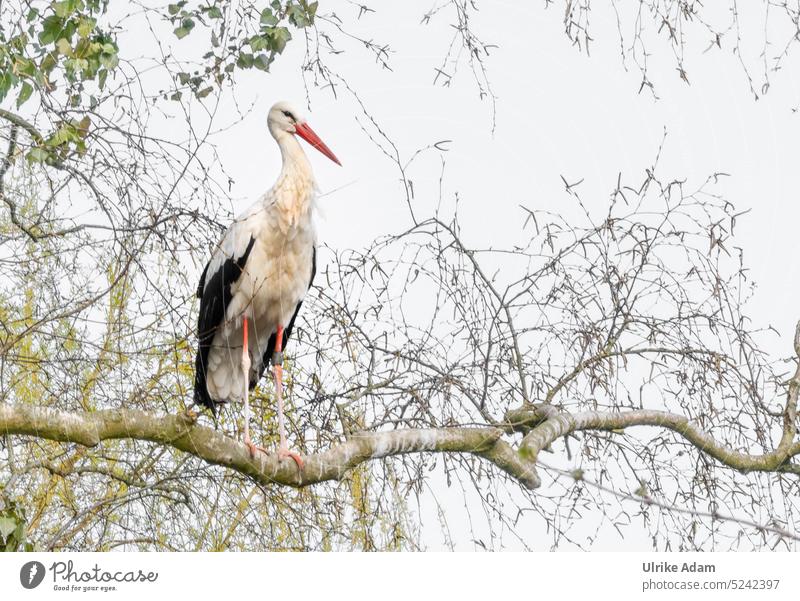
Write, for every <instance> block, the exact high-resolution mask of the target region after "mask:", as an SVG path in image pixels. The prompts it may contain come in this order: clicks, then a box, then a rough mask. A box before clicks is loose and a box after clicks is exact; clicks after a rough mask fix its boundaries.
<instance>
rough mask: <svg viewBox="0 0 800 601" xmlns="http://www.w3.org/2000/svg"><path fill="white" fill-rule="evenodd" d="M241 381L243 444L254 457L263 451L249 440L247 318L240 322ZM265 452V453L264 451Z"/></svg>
mask: <svg viewBox="0 0 800 601" xmlns="http://www.w3.org/2000/svg"><path fill="white" fill-rule="evenodd" d="M242 375H243V376H244V377H243V378H242V379H243V380H244V444H245V445H247V448H248V449H249V451H250V456H251V457H255V456H256V451H258V450H260V451H264V449H262V448H261V447H257V446H256V445H254V444H253V441H252V440H250V351H249V349H248V344H247V317H245V318H244V321H243V322H242ZM264 452H266V451H264Z"/></svg>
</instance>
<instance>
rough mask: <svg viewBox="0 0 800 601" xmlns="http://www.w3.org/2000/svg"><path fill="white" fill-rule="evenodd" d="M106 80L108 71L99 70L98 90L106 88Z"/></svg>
mask: <svg viewBox="0 0 800 601" xmlns="http://www.w3.org/2000/svg"><path fill="white" fill-rule="evenodd" d="M107 78H108V70H107V69H100V70H99V71H98V72H97V85H98V86H100V89H101V90H102V89H103V88H105V87H106V79H107Z"/></svg>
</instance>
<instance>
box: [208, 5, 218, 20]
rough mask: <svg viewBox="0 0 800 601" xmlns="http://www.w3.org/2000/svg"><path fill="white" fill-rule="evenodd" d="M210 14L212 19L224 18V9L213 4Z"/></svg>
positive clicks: (209, 10)
mask: <svg viewBox="0 0 800 601" xmlns="http://www.w3.org/2000/svg"><path fill="white" fill-rule="evenodd" d="M207 14H208V16H209V17H211V18H212V19H221V18H222V11H221V10H220V9H219V8H217V7H216V6H212V7H211V8H209V9H208V13H207Z"/></svg>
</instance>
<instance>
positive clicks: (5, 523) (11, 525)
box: [0, 517, 17, 539]
mask: <svg viewBox="0 0 800 601" xmlns="http://www.w3.org/2000/svg"><path fill="white" fill-rule="evenodd" d="M16 529H17V521H16V520H15V519H13V518H5V517H4V518H0V537H2V538H3V539H6V538H8V536H9V535H10V534H11V533H12V532H14V530H16Z"/></svg>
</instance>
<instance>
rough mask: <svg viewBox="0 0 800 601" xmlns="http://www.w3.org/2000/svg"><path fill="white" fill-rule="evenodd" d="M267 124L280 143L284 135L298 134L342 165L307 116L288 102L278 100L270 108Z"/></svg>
mask: <svg viewBox="0 0 800 601" xmlns="http://www.w3.org/2000/svg"><path fill="white" fill-rule="evenodd" d="M267 125H268V126H269V131H270V133H271V134H272V137H273V138H275V139H276V140H277V141H278V143H279V144H280V142H281V139H282V138H283V137H284V136H287V135H288V136H295V135H296V136H298V137H300V138H302V139H303V140H305V141H306V142H308V143H309V144H311V146H313V147H314V148H316V149H317V150H319V151H320V152H321V153H322V154H324V155H325V156H326V157H328V158H329V159H330V160H332V161H333V162H334V163H336V164H337V165H341V163H340V162H339V159H337V158H336V155H335V154H333V152H332V151H331V149H330V148H328V147H327V146H326V145H325V142H323V141H322V140H321V139H320V137H319V136H318V135H317V134H316V133H314V130H313V129H311V127H310V126H309V125H308V123H307V122H306V120H305V118H304V117H303V116H302V115H301V114H300V112H299V111H297V110H296V109H295V108H294V107H293V106H292V105H290V104H289V103H288V102H285V101H281V102H276V103H275V104H274V105H272V108H271V109H269V115H268V117H267Z"/></svg>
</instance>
